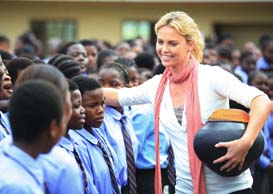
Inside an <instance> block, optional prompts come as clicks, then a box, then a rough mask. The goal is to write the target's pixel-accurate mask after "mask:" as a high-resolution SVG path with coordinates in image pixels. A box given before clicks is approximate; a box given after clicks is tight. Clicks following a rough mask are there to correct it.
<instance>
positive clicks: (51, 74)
mask: <svg viewBox="0 0 273 194" xmlns="http://www.w3.org/2000/svg"><path fill="white" fill-rule="evenodd" d="M36 79H39V80H45V81H48V82H50V83H51V84H53V85H54V86H56V87H57V88H58V90H59V91H60V92H61V95H62V98H63V102H64V114H63V122H62V128H64V129H66V126H67V123H68V121H69V119H70V116H71V113H72V110H71V99H70V93H69V90H68V83H67V81H66V79H65V77H64V75H63V74H62V73H61V72H60V71H59V70H58V69H57V68H55V67H52V66H50V65H32V66H29V67H27V68H26V69H25V70H24V72H23V73H22V74H21V75H20V76H19V77H18V79H17V82H16V85H15V86H16V87H17V86H18V85H20V84H22V83H24V82H26V81H28V80H36Z"/></svg>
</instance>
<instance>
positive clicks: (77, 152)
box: [58, 80, 97, 194]
mask: <svg viewBox="0 0 273 194" xmlns="http://www.w3.org/2000/svg"><path fill="white" fill-rule="evenodd" d="M68 84H69V90H70V94H71V104H72V115H71V117H70V120H69V121H68V124H67V130H66V133H65V135H64V136H63V137H62V138H61V139H60V141H59V143H58V146H60V147H61V148H62V149H64V150H65V151H66V152H67V153H68V154H69V155H70V156H71V158H73V160H74V162H75V163H76V164H77V165H78V166H79V168H80V170H81V182H82V185H83V188H84V191H82V193H84V194H88V193H90V194H91V193H92V194H95V193H97V189H96V188H95V186H94V185H93V177H92V176H90V174H89V173H88V172H87V170H86V168H85V167H84V164H83V160H84V158H85V160H87V159H86V158H88V155H87V151H86V149H85V147H83V146H81V145H80V144H78V143H77V142H74V141H73V140H72V139H71V137H70V135H69V133H68V132H69V130H70V129H71V130H79V129H82V128H83V125H84V123H85V109H84V108H83V107H82V97H81V93H80V90H79V87H78V85H77V84H76V83H75V82H74V81H72V80H68Z"/></svg>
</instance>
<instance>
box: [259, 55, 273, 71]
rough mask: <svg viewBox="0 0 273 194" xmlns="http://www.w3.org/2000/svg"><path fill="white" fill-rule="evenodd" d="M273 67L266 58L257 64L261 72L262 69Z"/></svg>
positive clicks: (260, 59) (262, 58)
mask: <svg viewBox="0 0 273 194" xmlns="http://www.w3.org/2000/svg"><path fill="white" fill-rule="evenodd" d="M272 67H273V64H269V63H268V62H267V61H266V60H265V59H264V57H261V58H259V59H258V61H257V62H256V70H260V69H270V68H272Z"/></svg>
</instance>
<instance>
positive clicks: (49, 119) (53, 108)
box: [9, 80, 65, 153]
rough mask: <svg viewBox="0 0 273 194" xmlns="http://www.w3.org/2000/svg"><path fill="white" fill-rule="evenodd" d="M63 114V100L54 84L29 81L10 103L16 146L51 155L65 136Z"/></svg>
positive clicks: (21, 86)
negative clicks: (28, 147) (33, 148)
mask: <svg viewBox="0 0 273 194" xmlns="http://www.w3.org/2000/svg"><path fill="white" fill-rule="evenodd" d="M63 113H64V102H63V98H62V96H61V93H60V91H59V90H58V89H57V88H56V87H55V86H54V85H53V84H52V83H49V82H46V81H44V80H29V81H25V82H24V83H22V84H20V85H19V86H18V87H17V89H16V90H15V92H14V93H13V95H12V97H11V100H10V104H9V120H10V125H11V129H12V136H13V141H14V143H15V144H24V145H33V146H37V147H38V148H40V149H41V150H39V151H40V153H47V152H49V151H50V149H51V148H52V147H53V146H54V145H55V144H56V143H57V142H58V140H59V139H60V137H61V136H62V135H63V133H64V130H65V129H64V128H62V122H63V119H62V118H63ZM39 144H40V145H39ZM38 145H39V146H40V147H39V146H38Z"/></svg>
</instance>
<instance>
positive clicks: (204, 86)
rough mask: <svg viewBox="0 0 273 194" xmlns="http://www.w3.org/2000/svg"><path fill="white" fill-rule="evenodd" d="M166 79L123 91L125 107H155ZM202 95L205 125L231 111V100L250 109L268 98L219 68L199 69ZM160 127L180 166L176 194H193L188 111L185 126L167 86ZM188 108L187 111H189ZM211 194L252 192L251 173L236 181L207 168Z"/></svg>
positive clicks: (206, 172) (154, 78) (122, 99)
mask: <svg viewBox="0 0 273 194" xmlns="http://www.w3.org/2000/svg"><path fill="white" fill-rule="evenodd" d="M161 76H162V75H156V76H154V77H153V78H152V79H150V80H148V81H146V82H144V83H143V84H142V85H140V86H137V87H133V88H123V89H121V90H119V103H120V104H121V105H136V104H143V103H148V102H149V103H152V104H153V105H154V102H155V95H156V91H157V88H158V85H159V82H160V79H161ZM198 93H199V100H200V109H201V119H202V123H205V122H206V121H207V119H208V117H209V116H210V115H211V113H212V112H214V111H215V110H217V109H219V108H229V99H232V100H234V101H236V102H238V103H240V104H242V105H244V106H245V107H250V103H251V100H252V99H254V98H255V97H256V96H259V95H265V94H264V93H263V92H261V91H260V90H258V89H256V88H255V87H251V86H248V85H246V84H244V83H242V82H241V81H239V80H238V79H237V78H236V77H235V76H233V75H232V74H230V73H228V72H227V71H225V70H223V69H222V68H220V67H217V66H208V65H199V73H198ZM160 106H161V107H160V114H159V127H160V128H163V129H165V130H166V131H167V133H168V135H169V137H170V141H171V143H172V145H173V149H174V155H175V164H176V175H177V180H176V193H181V194H182V193H185V194H190V193H192V178H191V175H190V168H189V158H188V147H187V130H186V125H187V123H186V116H185V113H186V112H187V110H186V109H185V110H184V112H183V117H182V125H180V124H179V123H178V121H177V119H176V116H175V113H174V110H173V104H172V100H171V96H170V90H169V82H168V83H167V86H166V89H165V91H164V95H163V98H162V102H161V105H160ZM185 108H186V107H185ZM204 173H205V179H206V188H207V194H225V193H231V192H234V191H238V190H242V189H246V188H250V187H251V185H252V182H253V180H252V177H251V174H250V171H249V170H246V171H245V172H244V173H242V174H240V175H239V176H236V177H223V176H220V175H217V174H216V173H214V172H213V171H211V170H210V169H208V168H207V167H206V166H204Z"/></svg>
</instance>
